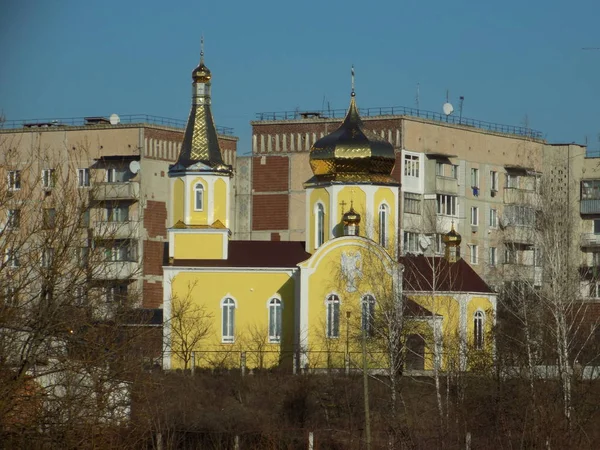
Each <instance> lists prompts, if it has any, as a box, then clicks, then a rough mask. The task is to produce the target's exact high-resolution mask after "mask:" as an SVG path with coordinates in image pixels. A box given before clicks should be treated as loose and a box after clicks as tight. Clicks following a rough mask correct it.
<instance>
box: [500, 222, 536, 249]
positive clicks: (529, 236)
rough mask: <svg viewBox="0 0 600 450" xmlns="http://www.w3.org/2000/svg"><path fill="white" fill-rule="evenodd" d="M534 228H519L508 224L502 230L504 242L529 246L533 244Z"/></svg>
mask: <svg viewBox="0 0 600 450" xmlns="http://www.w3.org/2000/svg"><path fill="white" fill-rule="evenodd" d="M534 231H535V230H534V228H533V227H531V226H520V225H512V224H508V225H507V227H506V228H505V230H504V233H503V235H502V236H503V237H504V242H506V243H509V242H510V243H513V244H519V245H524V246H530V245H533V244H534V238H535V233H534Z"/></svg>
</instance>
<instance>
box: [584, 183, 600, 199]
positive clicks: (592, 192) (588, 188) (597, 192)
mask: <svg viewBox="0 0 600 450" xmlns="http://www.w3.org/2000/svg"><path fill="white" fill-rule="evenodd" d="M596 199H600V180H583V181H582V182H581V200H596Z"/></svg>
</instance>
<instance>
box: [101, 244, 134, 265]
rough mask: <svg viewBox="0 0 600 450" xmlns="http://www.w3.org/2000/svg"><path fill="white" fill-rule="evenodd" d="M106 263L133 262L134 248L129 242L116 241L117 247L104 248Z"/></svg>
mask: <svg viewBox="0 0 600 450" xmlns="http://www.w3.org/2000/svg"><path fill="white" fill-rule="evenodd" d="M104 251H105V253H104V255H105V258H106V261H121V262H123V261H135V259H136V258H135V256H136V255H135V253H136V252H135V247H134V246H133V244H131V243H130V242H129V241H126V240H122V241H117V245H115V246H113V247H106V248H105V250H104Z"/></svg>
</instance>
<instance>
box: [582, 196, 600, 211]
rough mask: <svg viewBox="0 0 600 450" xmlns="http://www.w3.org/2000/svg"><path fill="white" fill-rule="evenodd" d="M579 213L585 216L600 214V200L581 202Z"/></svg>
mask: <svg viewBox="0 0 600 450" xmlns="http://www.w3.org/2000/svg"><path fill="white" fill-rule="evenodd" d="M579 212H580V214H582V215H585V214H592V215H596V214H600V199H586V200H581V202H580V204H579Z"/></svg>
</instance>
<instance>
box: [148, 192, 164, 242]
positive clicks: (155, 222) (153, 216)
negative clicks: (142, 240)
mask: <svg viewBox="0 0 600 450" xmlns="http://www.w3.org/2000/svg"><path fill="white" fill-rule="evenodd" d="M144 228H145V229H146V231H147V232H148V237H151V238H156V237H162V238H166V237H167V205H166V204H165V202H157V201H154V200H148V201H147V202H146V208H145V209H144Z"/></svg>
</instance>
